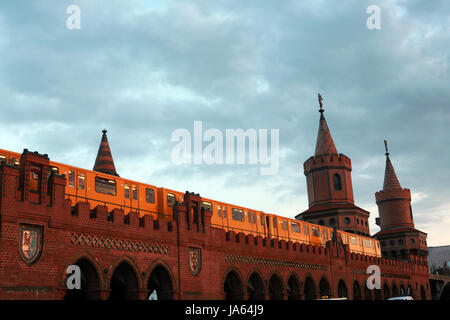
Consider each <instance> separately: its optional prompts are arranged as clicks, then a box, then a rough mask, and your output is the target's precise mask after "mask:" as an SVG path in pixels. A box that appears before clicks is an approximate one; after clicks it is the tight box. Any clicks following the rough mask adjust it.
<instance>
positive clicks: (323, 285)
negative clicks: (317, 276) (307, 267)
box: [319, 278, 331, 298]
mask: <svg viewBox="0 0 450 320" xmlns="http://www.w3.org/2000/svg"><path fill="white" fill-rule="evenodd" d="M319 295H320V298H331V288H330V284H329V283H328V280H327V279H326V278H322V279H321V280H320V282H319Z"/></svg>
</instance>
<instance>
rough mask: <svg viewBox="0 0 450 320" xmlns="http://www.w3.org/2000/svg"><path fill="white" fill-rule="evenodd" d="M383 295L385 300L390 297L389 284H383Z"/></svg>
mask: <svg viewBox="0 0 450 320" xmlns="http://www.w3.org/2000/svg"><path fill="white" fill-rule="evenodd" d="M383 295H384V299H385V300H387V299H389V298H390V297H391V293H390V291H389V286H388V285H387V283H385V284H384V287H383Z"/></svg>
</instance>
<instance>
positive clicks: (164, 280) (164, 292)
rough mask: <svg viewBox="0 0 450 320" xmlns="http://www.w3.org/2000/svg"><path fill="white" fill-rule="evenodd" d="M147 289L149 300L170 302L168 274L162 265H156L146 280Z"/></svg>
mask: <svg viewBox="0 0 450 320" xmlns="http://www.w3.org/2000/svg"><path fill="white" fill-rule="evenodd" d="M147 288H148V291H149V298H152V299H156V300H172V299H173V286H172V278H171V277H170V274H169V272H168V271H167V269H166V268H164V267H163V266H162V265H158V266H157V267H155V268H154V269H153V270H152V273H151V274H150V277H149V279H148V283H147Z"/></svg>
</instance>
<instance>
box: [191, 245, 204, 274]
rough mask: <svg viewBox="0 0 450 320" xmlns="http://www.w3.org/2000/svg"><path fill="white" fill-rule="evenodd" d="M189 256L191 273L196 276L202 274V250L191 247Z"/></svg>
mask: <svg viewBox="0 0 450 320" xmlns="http://www.w3.org/2000/svg"><path fill="white" fill-rule="evenodd" d="M188 254H189V259H188V261H189V269H190V270H191V273H192V274H193V275H194V276H196V275H197V274H198V273H199V272H200V269H201V266H202V256H201V250H200V248H192V247H189V249H188Z"/></svg>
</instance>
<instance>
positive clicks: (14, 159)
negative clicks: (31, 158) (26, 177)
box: [11, 158, 20, 166]
mask: <svg viewBox="0 0 450 320" xmlns="http://www.w3.org/2000/svg"><path fill="white" fill-rule="evenodd" d="M11 164H13V165H15V166H18V165H19V164H20V161H19V160H18V159H17V158H12V159H11Z"/></svg>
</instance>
